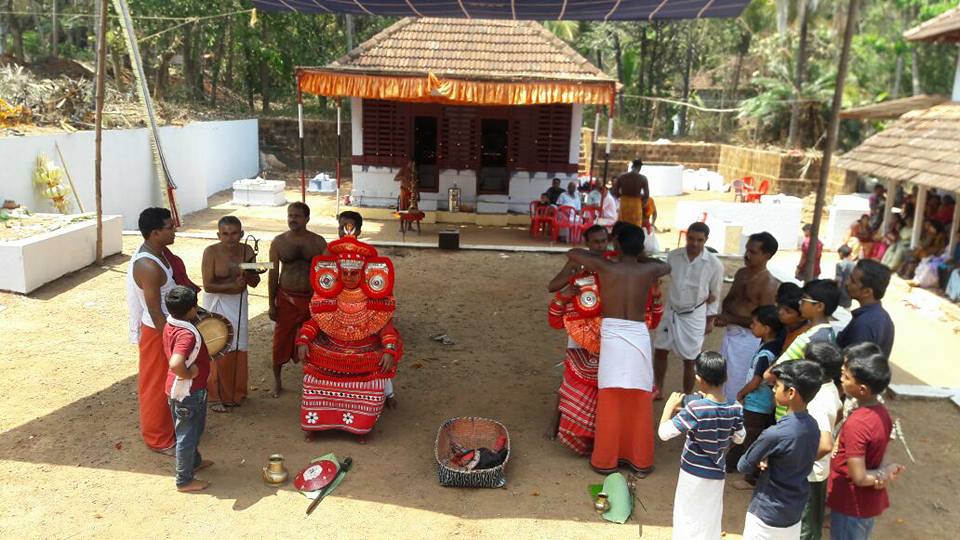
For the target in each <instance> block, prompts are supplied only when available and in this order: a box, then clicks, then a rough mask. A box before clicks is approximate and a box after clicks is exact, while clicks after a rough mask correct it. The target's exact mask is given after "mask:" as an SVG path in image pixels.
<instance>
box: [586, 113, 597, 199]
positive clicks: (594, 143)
mask: <svg viewBox="0 0 960 540" xmlns="http://www.w3.org/2000/svg"><path fill="white" fill-rule="evenodd" d="M593 113H594V115H593V133H592V134H591V140H590V170H589V171H588V172H587V175H588V176H590V183H591V184H592V183H593V164H594V162H596V160H597V140H598V139H599V138H600V134H599V131H600V107H599V106H595V107H594V110H593Z"/></svg>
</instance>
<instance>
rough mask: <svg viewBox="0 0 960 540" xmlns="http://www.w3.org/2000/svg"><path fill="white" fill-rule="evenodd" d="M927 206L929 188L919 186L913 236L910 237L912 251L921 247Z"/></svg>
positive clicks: (914, 212)
mask: <svg viewBox="0 0 960 540" xmlns="http://www.w3.org/2000/svg"><path fill="white" fill-rule="evenodd" d="M926 206H927V186H918V189H917V204H916V205H915V207H914V209H913V234H912V235H910V249H917V246H918V245H920V233H922V232H923V210H924V207H926Z"/></svg>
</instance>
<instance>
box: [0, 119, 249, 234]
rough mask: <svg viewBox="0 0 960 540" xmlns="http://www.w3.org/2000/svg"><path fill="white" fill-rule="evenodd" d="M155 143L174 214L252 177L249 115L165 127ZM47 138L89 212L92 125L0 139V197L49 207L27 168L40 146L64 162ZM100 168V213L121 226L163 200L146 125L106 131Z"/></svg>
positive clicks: (131, 224)
mask: <svg viewBox="0 0 960 540" xmlns="http://www.w3.org/2000/svg"><path fill="white" fill-rule="evenodd" d="M160 141H161V144H162V145H163V150H164V156H165V157H166V159H167V165H168V167H169V168H170V174H171V175H172V176H173V181H174V182H175V183H176V184H177V190H176V199H177V208H178V209H179V210H180V213H181V214H189V213H191V212H196V211H197V210H202V209H204V208H206V207H207V197H209V196H210V195H212V194H214V193H216V192H218V191H222V190H224V189H227V188H229V187H230V186H231V185H232V184H233V182H234V181H235V180H239V179H241V178H252V177H253V176H255V175H256V174H257V172H258V170H259V160H260V153H259V149H260V143H259V139H258V126H257V120H256V119H250V120H231V121H224V122H194V123H191V124H187V125H185V126H164V127H161V128H160ZM54 142H56V143H57V144H58V145H59V146H60V151H61V152H62V153H63V159H64V160H65V161H66V168H67V169H68V170H69V171H70V176H71V177H72V178H73V184H74V186H75V187H76V189H77V193H78V194H79V195H80V199H81V200H82V201H83V204H84V210H86V211H87V212H92V211H95V210H96V206H95V205H96V203H95V201H94V185H93V168H94V164H93V160H94V132H93V131H78V132H75V133H56V134H49V135H32V136H27V137H3V138H0V164H3V165H2V167H0V197H2V198H6V199H13V200H16V201H17V202H19V203H21V204H23V205H25V206H26V207H27V208H30V209H31V210H34V211H38V212H45V211H51V210H52V207H51V206H50V202H49V201H48V200H46V199H45V198H43V197H42V196H41V195H40V194H39V193H38V191H37V190H36V189H35V188H34V186H33V169H34V165H35V163H36V159H37V155H38V154H39V153H41V152H42V153H43V154H45V155H46V156H47V158H49V159H51V160H53V162H54V163H56V164H58V165H60V166H63V165H64V163H62V162H61V161H60V157H59V156H58V155H57V151H56V149H55V148H54ZM102 167H103V213H104V214H118V215H121V216H123V228H124V229H125V230H130V229H136V228H137V217H138V216H139V215H140V211H141V210H143V209H144V208H146V207H148V206H158V205H160V203H161V201H162V200H163V199H162V198H161V196H160V183H159V182H158V180H157V178H156V174H155V173H154V167H153V155H152V153H151V151H150V141H149V138H148V137H147V130H146V129H117V130H105V131H104V132H103V165H102ZM69 200H70V203H71V209H70V212H71V213H76V212H79V209H78V208H77V207H76V201H75V199H73V198H72V197H71V198H70V199H69Z"/></svg>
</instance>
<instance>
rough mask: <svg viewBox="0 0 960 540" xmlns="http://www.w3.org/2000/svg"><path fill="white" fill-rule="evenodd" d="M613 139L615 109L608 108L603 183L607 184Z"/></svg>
mask: <svg viewBox="0 0 960 540" xmlns="http://www.w3.org/2000/svg"><path fill="white" fill-rule="evenodd" d="M612 140H613V111H612V110H611V109H607V147H606V151H605V152H604V154H603V185H607V172H608V171H609V170H610V142H611V141H612Z"/></svg>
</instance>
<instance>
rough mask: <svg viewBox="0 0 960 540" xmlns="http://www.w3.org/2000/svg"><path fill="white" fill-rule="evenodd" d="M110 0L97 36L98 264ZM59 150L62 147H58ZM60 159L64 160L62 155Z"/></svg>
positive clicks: (105, 4) (102, 0)
mask: <svg viewBox="0 0 960 540" xmlns="http://www.w3.org/2000/svg"><path fill="white" fill-rule="evenodd" d="M108 1H109V0H100V2H99V4H100V21H99V24H98V28H99V34H98V36H97V88H96V90H97V109H96V110H97V114H96V119H95V120H94V123H95V127H94V130H95V132H96V135H95V151H94V158H93V185H94V189H95V195H94V198H95V199H96V201H97V264H103V189H102V186H103V171H102V167H101V165H102V163H101V162H102V158H103V97H104V94H105V93H106V92H105V89H104V87H103V85H104V74H106V72H107V11H109V7H108ZM57 151H58V152H59V151H60V149H59V148H57ZM60 160H61V161H62V160H63V157H62V156H61V158H60Z"/></svg>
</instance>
